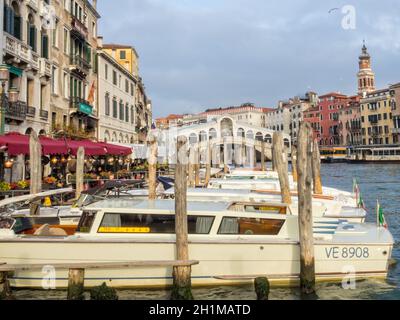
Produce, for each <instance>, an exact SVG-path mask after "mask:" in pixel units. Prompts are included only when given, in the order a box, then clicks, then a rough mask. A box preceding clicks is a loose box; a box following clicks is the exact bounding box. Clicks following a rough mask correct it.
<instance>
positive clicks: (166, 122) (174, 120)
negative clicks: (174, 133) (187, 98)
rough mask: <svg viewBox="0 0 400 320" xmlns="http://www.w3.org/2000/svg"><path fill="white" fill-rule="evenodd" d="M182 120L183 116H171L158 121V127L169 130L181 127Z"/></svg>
mask: <svg viewBox="0 0 400 320" xmlns="http://www.w3.org/2000/svg"><path fill="white" fill-rule="evenodd" d="M182 119H183V115H179V114H170V115H168V116H167V117H164V118H158V119H156V127H157V128H158V129H168V128H170V127H174V126H175V127H177V126H181V125H182V124H183V122H182Z"/></svg>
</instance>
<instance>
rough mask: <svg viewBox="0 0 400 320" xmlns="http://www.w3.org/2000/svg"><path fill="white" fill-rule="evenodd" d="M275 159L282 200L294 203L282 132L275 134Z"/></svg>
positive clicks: (273, 142)
mask: <svg viewBox="0 0 400 320" xmlns="http://www.w3.org/2000/svg"><path fill="white" fill-rule="evenodd" d="M272 144H273V159H274V164H275V168H276V171H277V172H278V176H279V184H280V187H281V195H282V202H283V203H286V204H292V196H291V194H290V184H289V173H288V163H287V157H286V156H285V155H284V152H285V151H284V149H283V135H282V132H274V136H273V141H272Z"/></svg>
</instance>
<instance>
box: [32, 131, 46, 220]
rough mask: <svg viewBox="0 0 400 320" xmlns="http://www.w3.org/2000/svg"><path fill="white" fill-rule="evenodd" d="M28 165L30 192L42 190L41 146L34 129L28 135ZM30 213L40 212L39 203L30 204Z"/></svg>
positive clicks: (36, 213)
mask: <svg viewBox="0 0 400 320" xmlns="http://www.w3.org/2000/svg"><path fill="white" fill-rule="evenodd" d="M29 157H30V158H29V165H30V169H31V185H30V192H31V194H36V193H39V192H42V179H43V177H42V146H41V145H40V141H39V138H38V136H37V134H36V133H35V131H32V133H31V135H30V137H29ZM29 207H30V214H31V215H32V216H36V215H39V214H40V204H39V203H33V202H32V203H31V204H30V206H29Z"/></svg>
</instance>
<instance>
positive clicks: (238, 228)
mask: <svg viewBox="0 0 400 320" xmlns="http://www.w3.org/2000/svg"><path fill="white" fill-rule="evenodd" d="M284 223H285V220H278V219H256V218H238V217H236V218H230V217H224V218H223V219H222V221H221V225H220V227H219V231H218V234H224V235H228V234H243V235H265V236H267V235H268V236H276V235H277V234H279V232H280V231H281V229H282V226H283V224H284Z"/></svg>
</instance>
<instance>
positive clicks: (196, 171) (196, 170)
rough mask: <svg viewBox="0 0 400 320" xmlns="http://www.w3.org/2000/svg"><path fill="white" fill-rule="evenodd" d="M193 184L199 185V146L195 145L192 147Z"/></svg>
mask: <svg viewBox="0 0 400 320" xmlns="http://www.w3.org/2000/svg"><path fill="white" fill-rule="evenodd" d="M194 157H195V158H194V159H195V162H194V186H195V187H197V186H199V185H200V146H199V145H197V146H196V148H195V149H194Z"/></svg>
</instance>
